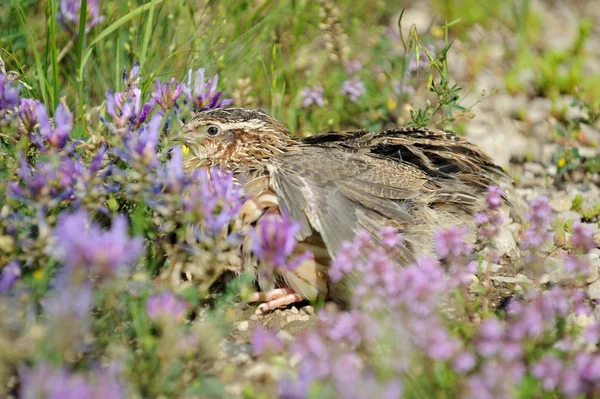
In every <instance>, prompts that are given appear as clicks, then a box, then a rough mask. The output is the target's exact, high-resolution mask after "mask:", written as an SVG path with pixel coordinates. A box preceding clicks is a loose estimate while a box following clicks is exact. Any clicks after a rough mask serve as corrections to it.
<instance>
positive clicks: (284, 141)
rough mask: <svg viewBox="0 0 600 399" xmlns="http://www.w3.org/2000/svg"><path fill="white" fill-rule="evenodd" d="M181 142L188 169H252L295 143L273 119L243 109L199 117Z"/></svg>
mask: <svg viewBox="0 0 600 399" xmlns="http://www.w3.org/2000/svg"><path fill="white" fill-rule="evenodd" d="M182 133H183V135H182V137H181V138H180V141H182V143H183V144H184V145H185V146H187V147H188V148H189V153H188V154H187V155H186V158H187V159H186V165H188V166H186V167H187V168H189V167H194V166H195V167H200V166H209V165H219V166H221V167H223V168H227V169H232V170H233V169H238V168H240V167H244V166H253V165H256V164H259V163H261V162H262V161H263V160H265V159H267V158H269V157H271V156H273V155H276V154H279V153H281V152H283V151H284V150H285V147H286V146H287V145H289V144H291V143H292V142H293V139H292V138H291V137H290V136H289V135H288V130H287V128H286V127H285V126H284V125H283V124H282V123H281V122H279V121H278V120H277V119H275V118H273V117H271V116H270V115H268V114H266V113H264V112H262V111H258V110H254V109H244V108H219V109H212V110H208V111H203V112H200V113H198V114H197V115H196V116H195V117H194V118H192V119H191V120H190V121H189V122H187V123H186V124H185V125H184V126H183V128H182Z"/></svg>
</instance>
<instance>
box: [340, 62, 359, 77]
mask: <svg viewBox="0 0 600 399" xmlns="http://www.w3.org/2000/svg"><path fill="white" fill-rule="evenodd" d="M344 69H345V70H346V73H347V74H348V75H354V74H356V73H357V72H359V71H361V70H362V69H363V66H362V63H361V62H360V61H359V60H352V61H344Z"/></svg>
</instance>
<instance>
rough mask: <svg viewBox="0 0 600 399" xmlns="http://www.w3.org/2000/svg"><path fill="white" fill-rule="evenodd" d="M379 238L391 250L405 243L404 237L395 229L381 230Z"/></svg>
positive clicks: (386, 228) (385, 228)
mask: <svg viewBox="0 0 600 399" xmlns="http://www.w3.org/2000/svg"><path fill="white" fill-rule="evenodd" d="M378 236H379V238H381V242H382V243H383V244H384V245H385V246H387V247H389V248H395V247H397V246H398V245H400V244H402V243H403V242H404V235H403V234H402V233H400V232H398V229H395V228H394V227H384V228H382V229H381V230H379V233H378Z"/></svg>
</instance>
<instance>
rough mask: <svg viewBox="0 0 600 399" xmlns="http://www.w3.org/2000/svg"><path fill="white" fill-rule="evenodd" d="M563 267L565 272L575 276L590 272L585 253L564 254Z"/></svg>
mask: <svg viewBox="0 0 600 399" xmlns="http://www.w3.org/2000/svg"><path fill="white" fill-rule="evenodd" d="M564 262H565V263H564V269H565V272H567V273H572V274H574V275H576V276H587V275H588V274H589V273H590V267H591V266H592V265H591V264H590V262H589V260H588V258H587V255H574V254H571V255H565V257H564Z"/></svg>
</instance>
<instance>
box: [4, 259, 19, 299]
mask: <svg viewBox="0 0 600 399" xmlns="http://www.w3.org/2000/svg"><path fill="white" fill-rule="evenodd" d="M1 271H2V274H1V275H0V294H1V293H3V292H5V291H8V289H9V288H10V287H12V285H13V284H14V283H15V281H17V280H18V279H19V278H20V277H21V266H20V265H19V262H17V261H12V262H9V263H8V264H7V265H5V266H4V267H3V268H2V269H1Z"/></svg>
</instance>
